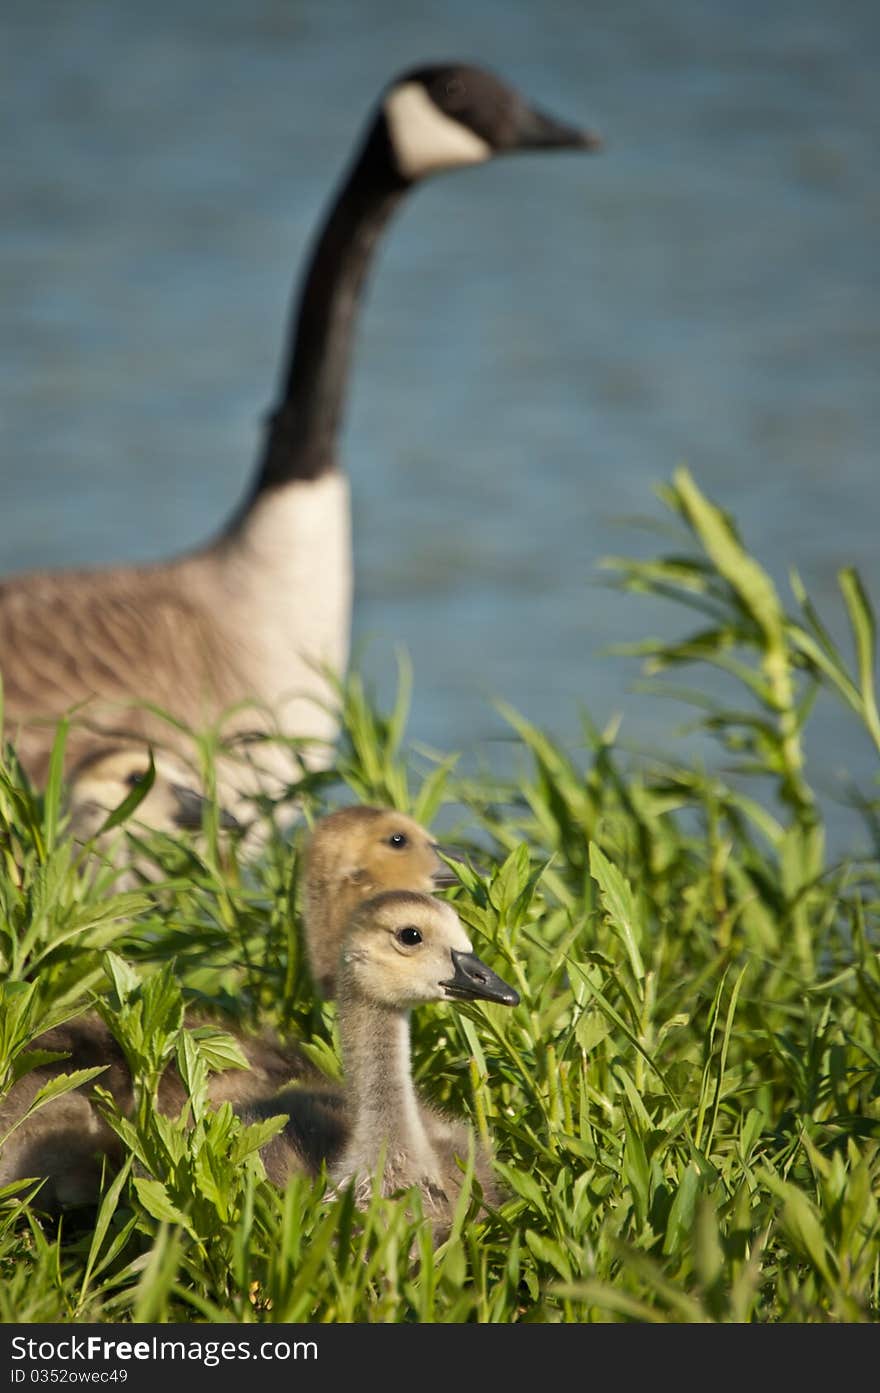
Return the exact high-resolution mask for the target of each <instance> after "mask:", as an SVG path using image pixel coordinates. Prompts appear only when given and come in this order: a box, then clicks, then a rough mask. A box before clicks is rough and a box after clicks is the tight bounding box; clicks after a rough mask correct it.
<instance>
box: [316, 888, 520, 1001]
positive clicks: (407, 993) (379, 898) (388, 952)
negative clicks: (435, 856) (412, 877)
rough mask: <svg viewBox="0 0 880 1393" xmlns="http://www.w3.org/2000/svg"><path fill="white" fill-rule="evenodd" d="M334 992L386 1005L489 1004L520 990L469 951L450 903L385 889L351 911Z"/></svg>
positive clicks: (509, 998) (512, 996) (511, 998)
mask: <svg viewBox="0 0 880 1393" xmlns="http://www.w3.org/2000/svg"><path fill="white" fill-rule="evenodd" d="M338 987H339V996H340V998H341V999H342V1000H348V999H349V998H351V997H359V998H361V999H362V1000H366V1001H369V1002H371V1003H373V1004H374V1005H377V1006H384V1007H387V1008H388V1009H390V1010H408V1009H410V1008H411V1007H413V1006H419V1005H421V1004H422V1003H423V1002H426V1001H446V1000H450V999H456V1000H465V1001H467V1000H472V1001H479V1000H483V1001H496V1002H499V1003H501V1004H502V1005H504V1006H515V1005H516V1004H517V1002H518V1001H519V995H518V993H517V992H516V991H515V990H514V988H513V987H511V986H509V985H508V983H507V982H505V981H504V980H503V979H502V978H501V977H499V976H498V975H497V974H496V973H495V972H493V971H492V969H491V968H489V967H487V966H486V964H485V963H484V962H481V960H480V959H479V958H478V957H477V956H476V954H475V953H474V951H473V946H472V944H471V941H470V939H469V938H468V936H467V934H466V933H465V931H464V928H463V927H462V923H461V920H460V919H459V917H458V915H457V914H456V913H455V910H454V909H453V908H452V906H451V905H448V904H445V903H443V901H442V900H435V899H432V898H431V896H430V895H422V894H416V893H414V892H412V891H408V890H390V891H385V892H384V893H383V894H381V895H375V896H374V897H373V898H372V899H369V900H366V901H364V903H363V904H361V905H359V906H358V908H357V909H356V910H355V911H354V914H353V915H352V917H351V919H350V921H349V925H348V929H347V932H346V934H345V939H344V942H343V946H342V952H341V955H340V964H339V983H338Z"/></svg>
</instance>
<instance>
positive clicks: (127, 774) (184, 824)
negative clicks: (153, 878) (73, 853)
mask: <svg viewBox="0 0 880 1393" xmlns="http://www.w3.org/2000/svg"><path fill="white" fill-rule="evenodd" d="M153 765H154V768H155V777H154V779H153V784H152V787H151V788H150V789H149V791H148V793H147V794H146V795H145V797H144V798H143V799H142V800H141V802H140V803H139V804H138V806H137V808H136V809H135V811H134V813H133V814H132V819H133V821H134V822H136V823H139V824H141V825H143V826H145V827H149V828H151V829H153V830H154V831H157V832H171V833H173V832H182V831H187V832H198V831H201V828H202V814H203V811H204V808H205V803H206V800H205V798H204V796H203V794H201V793H199V792H198V789H197V782H198V781H197V779H196V776H195V775H194V773H193V771H192V770H191V769H190V768H189V767H188V766H187V765H186V764H185V763H184V762H183V760H181V759H179V758H178V757H177V756H176V755H173V754H170V753H169V752H167V751H162V750H159V751H154V752H153ZM149 768H150V752H149V750H148V749H146V748H145V747H144V746H140V745H120V746H114V747H113V748H112V749H110V750H107V749H106V748H104V747H102V748H101V749H100V750H99V751H97V752H96V753H93V754H90V755H87V756H86V757H85V758H84V759H82V760H80V762H79V764H77V766H76V767H75V768H74V769H73V771H72V772H71V775H70V780H69V785H70V793H69V799H68V806H69V810H70V823H71V831H72V832H73V835H74V836H75V837H76V839H77V840H78V841H88V839H89V838H90V837H93V836H94V835H95V833H96V832H97V831H98V829H99V828H100V826H101V824H102V823H103V822H104V821H105V819H106V818H107V816H108V814H109V813H111V812H113V810H114V809H115V808H118V807H119V805H120V804H121V803H122V802H123V801H124V800H125V799H126V798H127V797H128V795H129V794H130V793H131V792H132V791H133V790H134V789H135V788H137V787H138V785H139V784H142V783H143V782H144V780H145V779H146V777H147V775H148V772H149ZM220 826H221V827H222V828H225V829H227V830H232V829H235V828H238V826H239V823H238V820H237V819H236V818H234V817H233V816H232V814H231V813H228V812H226V810H225V809H221V811H220Z"/></svg>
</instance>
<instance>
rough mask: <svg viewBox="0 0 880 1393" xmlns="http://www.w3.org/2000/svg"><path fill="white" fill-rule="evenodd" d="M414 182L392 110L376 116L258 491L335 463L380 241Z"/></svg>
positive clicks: (296, 339)
mask: <svg viewBox="0 0 880 1393" xmlns="http://www.w3.org/2000/svg"><path fill="white" fill-rule="evenodd" d="M408 188H409V184H408V183H407V181H406V180H404V179H403V178H402V176H401V175H400V174H398V173H397V172H396V169H395V165H394V161H393V158H392V155H391V149H390V144H389V140H388V133H387V129H386V126H385V120H384V117H382V116H380V117H379V118H378V120H377V121H376V122H375V123H374V125H373V127H372V129H371V131H370V133H369V135H368V137H367V139H366V142H365V144H364V146H363V149H362V150H361V153H360V155H359V157H358V158H357V159H356V160H355V163H354V165H353V167H352V170H351V173H350V174H349V176H348V178H347V179H346V180H345V183H344V185H343V187H342V189H341V191H340V193H339V195H338V197H337V198H336V200H335V201H334V203H333V206H332V207H331V209H330V212H329V215H328V217H327V220H326V222H325V224H324V227H323V229H322V231H321V233H320V235H319V237H318V240H317V242H316V244H315V247H314V251H313V253H312V257H311V261H310V263H309V267H308V271H307V272H306V276H305V280H304V281H303V285H302V290H301V292H300V296H299V303H298V306H297V311H296V317H295V320H294V326H293V336H292V342H291V344H290V347H289V350H288V357H287V362H286V365H285V371H284V376H283V379H282V394H281V400H280V402H279V403H278V405H277V407H276V408H275V410H274V411H273V413H272V415H271V417H270V421H269V427H268V435H267V439H266V444H265V448H264V451H263V458H262V462H261V466H260V470H259V473H258V476H257V482H256V488H255V494H259V493H261V492H262V491H263V490H264V489H268V488H273V487H275V486H278V485H283V484H285V483H288V482H291V481H293V480H296V479H316V478H318V477H320V475H322V474H324V473H326V472H327V471H329V470H331V469H333V468H334V467H335V464H336V446H337V440H338V437H339V431H340V427H341V424H342V415H343V411H344V408H345V395H346V389H347V386H348V379H349V369H350V361H351V353H352V345H353V340H354V330H355V320H356V317H357V312H358V308H359V306H360V301H361V297H362V293H363V288H364V282H365V279H366V276H367V273H368V271H369V268H370V264H371V261H372V259H373V255H374V253H375V250H376V246H377V244H378V242H379V239H380V237H381V235H382V232H383V231H384V229H385V226H386V224H387V223H388V220H389V218H390V217H391V215H392V213H393V212H394V210H395V208H396V207H397V205H398V203H399V202H400V200H401V199H402V197H403V196H404V194H405V193H406V191H407V189H408Z"/></svg>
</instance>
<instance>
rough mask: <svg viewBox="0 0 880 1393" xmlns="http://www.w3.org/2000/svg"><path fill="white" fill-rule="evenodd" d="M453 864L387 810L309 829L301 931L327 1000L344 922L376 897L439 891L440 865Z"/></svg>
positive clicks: (444, 870)
mask: <svg viewBox="0 0 880 1393" xmlns="http://www.w3.org/2000/svg"><path fill="white" fill-rule="evenodd" d="M440 853H443V855H444V857H448V859H450V861H461V857H457V855H455V854H454V853H451V851H448V850H447V848H446V847H440V844H439V843H437V841H434V839H433V837H432V834H430V833H429V832H426V830H425V827H422V826H419V823H418V822H415V820H414V819H412V818H408V816H407V815H405V814H402V812H395V811H394V809H393V808H372V807H354V808H338V809H337V811H336V812H331V814H329V815H327V816H326V818H322V819H320V822H317V823H316V825H315V827H313V830H312V836H311V840H309V844H308V847H306V854H305V897H304V928H305V944H306V951H308V956H309V965H311V970H312V978H313V981H315V983H316V986H317V988H319V989H320V990H322V993H323V995H324V996H333V992H334V976H336V967H337V963H338V956H340V946H341V942H343V933H344V932H345V925H347V922H348V918H349V915H351V912H352V910H354V908H355V905H356V904H359V901H361V900H369V898H370V897H372V896H375V894H379V893H380V892H383V890H421V892H430V890H440V889H443V887H444V886H450V885H455V883H457V879H458V878H457V876H455V872H454V871H451V869H450V868H448V866H447V865H444V862H443V861H441V859H440Z"/></svg>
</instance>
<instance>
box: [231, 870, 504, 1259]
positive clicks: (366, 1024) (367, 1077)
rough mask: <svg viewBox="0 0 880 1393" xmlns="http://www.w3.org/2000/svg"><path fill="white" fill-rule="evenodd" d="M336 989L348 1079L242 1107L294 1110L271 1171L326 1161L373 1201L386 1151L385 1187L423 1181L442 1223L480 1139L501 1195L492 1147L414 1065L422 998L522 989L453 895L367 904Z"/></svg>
mask: <svg viewBox="0 0 880 1393" xmlns="http://www.w3.org/2000/svg"><path fill="white" fill-rule="evenodd" d="M337 996H338V1005H339V1033H340V1039H341V1044H342V1059H343V1071H344V1077H345V1084H344V1087H343V1089H342V1090H341V1091H340V1090H338V1089H334V1088H332V1087H327V1088H321V1089H305V1088H300V1089H297V1088H292V1089H287V1090H285V1091H284V1092H283V1093H282V1094H279V1095H277V1096H276V1097H274V1098H267V1099H264V1100H262V1101H261V1102H260V1103H258V1104H254V1105H251V1106H250V1107H248V1108H245V1109H243V1110H241V1114H242V1116H243V1117H244V1119H245V1120H246V1121H249V1122H250V1121H255V1120H257V1119H258V1118H264V1117H271V1116H276V1115H279V1114H283V1113H287V1114H288V1117H289V1121H288V1123H287V1125H286V1127H285V1129H284V1131H283V1132H281V1133H279V1134H278V1135H277V1136H275V1137H273V1139H272V1140H271V1141H270V1142H269V1143H267V1145H266V1146H265V1147H264V1148H263V1149H262V1156H263V1162H264V1165H265V1167H266V1173H267V1175H268V1177H269V1179H270V1180H272V1181H273V1182H274V1183H275V1184H278V1185H284V1184H285V1183H286V1182H287V1180H288V1179H289V1178H290V1176H291V1175H293V1174H295V1173H297V1172H305V1173H309V1174H312V1175H317V1174H319V1173H320V1171H321V1169H322V1167H324V1166H326V1168H327V1172H328V1175H329V1178H330V1180H331V1182H332V1183H333V1186H334V1187H335V1188H336V1189H339V1188H341V1187H343V1186H347V1185H349V1184H353V1185H354V1189H355V1195H356V1199H357V1202H358V1204H359V1205H361V1206H363V1205H365V1204H366V1203H367V1202H368V1200H369V1197H370V1194H371V1193H372V1187H373V1183H374V1180H375V1178H376V1176H377V1172H378V1168H379V1165H380V1163H381V1164H382V1166H383V1169H382V1174H381V1181H380V1185H381V1192H382V1193H383V1194H384V1195H393V1194H396V1193H397V1192H398V1191H400V1190H403V1189H408V1188H409V1187H412V1186H415V1187H418V1188H419V1189H420V1191H421V1193H422V1197H423V1208H424V1212H425V1214H426V1215H427V1216H429V1217H430V1218H431V1220H432V1222H433V1224H434V1227H435V1231H437V1232H438V1234H442V1233H443V1232H444V1231H445V1229H446V1228H447V1227H448V1224H449V1222H450V1220H451V1217H452V1214H453V1212H454V1209H455V1203H456V1199H457V1197H458V1195H459V1193H460V1190H461V1185H462V1180H463V1170H462V1167H463V1165H464V1163H465V1162H466V1160H467V1158H468V1156H469V1153H470V1152H471V1151H473V1153H474V1167H475V1175H476V1178H477V1180H478V1181H479V1185H480V1189H481V1191H482V1195H483V1201H484V1203H488V1204H497V1203H498V1201H499V1192H498V1190H497V1187H496V1183H495V1180H494V1177H493V1174H492V1166H491V1157H490V1156H489V1154H488V1153H487V1152H486V1151H485V1149H483V1148H482V1147H480V1146H479V1145H477V1144H476V1142H475V1139H474V1137H473V1134H472V1133H471V1132H470V1130H469V1128H468V1127H467V1126H466V1125H464V1124H463V1123H461V1122H458V1121H456V1120H453V1119H451V1118H448V1117H446V1116H444V1115H443V1114H442V1113H439V1112H437V1111H435V1110H434V1109H433V1108H430V1107H428V1106H427V1105H426V1104H425V1103H423V1102H422V1101H421V1100H420V1099H419V1098H418V1096H417V1094H416V1090H415V1087H414V1084H413V1079H412V1072H411V1067H410V1033H409V1017H410V1011H411V1010H412V1008H413V1007H416V1006H420V1005H422V1004H424V1003H425V1002H430V1001H450V1000H451V1001H476V1000H483V1001H494V1002H499V1003H500V1004H501V1005H504V1006H515V1005H516V1004H517V1002H518V1001H519V996H518V994H517V992H516V991H515V990H514V988H513V987H511V986H509V985H508V983H507V982H505V981H503V980H502V979H501V978H500V977H498V976H497V975H496V974H495V973H494V972H493V971H492V970H491V969H490V968H489V967H487V966H486V964H485V963H483V962H481V961H480V959H479V958H478V957H476V956H475V954H474V952H473V949H472V946H471V943H470V940H469V938H468V936H467V934H466V933H465V931H464V928H463V927H462V924H461V921H460V920H459V918H458V916H457V914H456V913H455V911H454V910H453V909H452V907H451V905H449V904H446V903H444V902H442V901H440V900H435V899H432V898H431V897H430V896H429V895H423V894H416V893H413V892H411V891H405V890H392V891H386V892H384V893H383V894H380V895H376V896H374V897H373V898H372V899H370V900H367V901H365V902H364V903H362V904H360V905H359V906H358V907H357V909H355V911H354V913H353V915H352V916H351V919H350V921H349V924H348V928H347V931H346V934H345V937H344V939H343V944H342V950H341V953H340V959H339V968H338V972H337Z"/></svg>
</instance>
